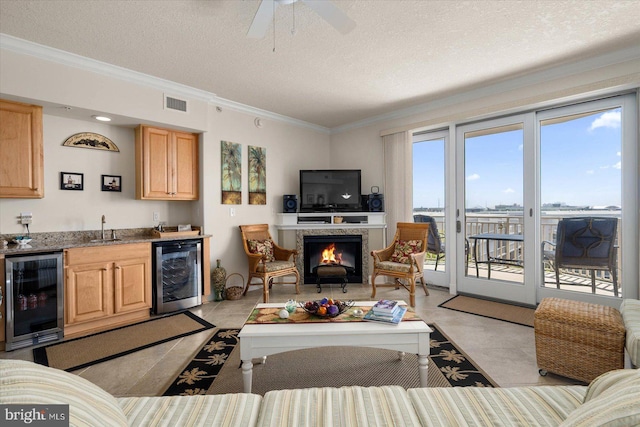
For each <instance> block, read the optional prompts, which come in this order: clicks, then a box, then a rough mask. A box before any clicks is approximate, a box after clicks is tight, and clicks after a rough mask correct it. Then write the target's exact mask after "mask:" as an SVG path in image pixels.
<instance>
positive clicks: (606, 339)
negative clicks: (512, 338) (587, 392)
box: [533, 298, 625, 383]
mask: <svg viewBox="0 0 640 427" xmlns="http://www.w3.org/2000/svg"><path fill="white" fill-rule="evenodd" d="M533 325H534V332H535V340H536V360H537V362H538V368H539V369H540V370H539V372H540V375H546V373H547V372H552V373H554V374H558V375H562V376H565V377H569V378H573V379H576V380H579V381H583V382H585V383H589V382H591V381H592V380H593V379H594V378H596V377H597V376H599V375H600V374H603V373H605V372H608V371H611V370H613V369H622V368H624V340H625V328H624V323H623V321H622V316H621V315H620V312H619V311H618V310H616V309H615V308H612V307H608V306H604V305H599V304H590V303H586V302H581V301H573V300H566V299H561V298H544V299H543V300H542V301H541V302H540V305H539V306H538V308H537V309H536V311H535V313H534V318H533Z"/></svg>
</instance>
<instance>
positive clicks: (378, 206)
mask: <svg viewBox="0 0 640 427" xmlns="http://www.w3.org/2000/svg"><path fill="white" fill-rule="evenodd" d="M368 204H369V212H384V196H383V195H382V194H380V193H374V194H369V203H368Z"/></svg>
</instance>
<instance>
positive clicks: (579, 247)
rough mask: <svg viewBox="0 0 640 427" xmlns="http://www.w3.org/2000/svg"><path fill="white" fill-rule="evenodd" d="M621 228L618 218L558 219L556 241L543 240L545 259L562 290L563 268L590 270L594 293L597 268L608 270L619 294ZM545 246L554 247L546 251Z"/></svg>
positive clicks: (616, 293) (614, 287) (614, 290)
mask: <svg viewBox="0 0 640 427" xmlns="http://www.w3.org/2000/svg"><path fill="white" fill-rule="evenodd" d="M617 227H618V219H617V218H599V217H581V218H564V219H562V220H560V222H558V228H557V232H556V242H555V243H552V242H549V241H543V242H542V255H543V260H544V261H547V262H549V263H550V264H551V266H552V267H553V269H554V271H555V273H556V286H557V287H558V289H560V269H561V268H574V269H583V270H590V271H591V292H592V293H594V294H595V293H596V276H595V272H596V270H607V271H609V273H610V274H611V279H612V282H613V292H614V294H615V296H618V270H617V260H616V257H617V253H616V249H617V247H616V245H615V240H616V230H617ZM545 245H549V246H551V247H552V248H553V249H551V250H545Z"/></svg>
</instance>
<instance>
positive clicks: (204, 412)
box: [117, 393, 262, 427]
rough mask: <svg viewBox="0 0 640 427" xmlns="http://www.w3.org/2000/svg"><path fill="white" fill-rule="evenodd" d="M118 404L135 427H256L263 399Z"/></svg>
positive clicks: (162, 399)
mask: <svg viewBox="0 0 640 427" xmlns="http://www.w3.org/2000/svg"><path fill="white" fill-rule="evenodd" d="M117 401H118V404H119V405H120V407H121V408H122V410H123V411H124V414H125V415H126V416H127V419H128V420H129V424H130V425H132V426H136V427H143V426H167V427H173V426H180V427H183V426H237V427H245V426H247V427H248V426H254V425H255V424H256V421H257V419H258V411H259V409H260V403H261V402H262V396H260V395H259V394H248V393H237V394H220V395H208V396H200V395H198V396H163V397H121V398H118V399H117Z"/></svg>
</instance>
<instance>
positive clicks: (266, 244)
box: [240, 224, 300, 302]
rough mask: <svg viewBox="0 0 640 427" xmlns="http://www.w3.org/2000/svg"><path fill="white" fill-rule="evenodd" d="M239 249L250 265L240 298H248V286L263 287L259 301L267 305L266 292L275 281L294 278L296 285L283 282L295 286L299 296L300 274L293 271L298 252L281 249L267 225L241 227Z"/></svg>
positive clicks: (267, 297)
mask: <svg viewBox="0 0 640 427" xmlns="http://www.w3.org/2000/svg"><path fill="white" fill-rule="evenodd" d="M240 232H241V233H242V245H243V247H244V252H245V254H246V255H247V260H248V262H249V277H248V278H247V285H246V286H245V288H244V293H243V295H246V294H247V291H248V290H249V286H251V285H260V284H261V285H262V287H263V291H262V300H263V302H269V289H271V286H272V285H273V279H274V278H276V277H282V276H290V275H294V276H295V277H296V280H295V282H282V283H284V284H295V285H296V294H299V293H300V286H299V285H300V273H298V269H297V268H296V256H297V255H298V251H296V250H290V249H285V248H281V247H280V246H278V245H277V244H276V243H275V242H274V241H273V239H272V238H271V234H270V233H269V225H268V224H256V225H241V226H240ZM254 278H255V279H260V280H261V281H262V283H251V281H252V280H253V279H254Z"/></svg>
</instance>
